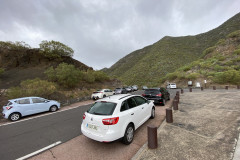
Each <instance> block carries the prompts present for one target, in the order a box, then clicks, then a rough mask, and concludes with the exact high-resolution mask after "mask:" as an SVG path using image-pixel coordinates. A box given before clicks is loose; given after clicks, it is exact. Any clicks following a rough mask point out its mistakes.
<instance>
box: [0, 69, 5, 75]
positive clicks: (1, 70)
mask: <svg viewBox="0 0 240 160" xmlns="http://www.w3.org/2000/svg"><path fill="white" fill-rule="evenodd" d="M3 72H4V69H2V68H0V76H1V74H3Z"/></svg>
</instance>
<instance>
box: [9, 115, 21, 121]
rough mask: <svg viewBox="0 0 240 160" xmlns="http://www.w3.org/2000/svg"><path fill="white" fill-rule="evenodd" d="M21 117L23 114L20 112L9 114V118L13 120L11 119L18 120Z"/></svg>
mask: <svg viewBox="0 0 240 160" xmlns="http://www.w3.org/2000/svg"><path fill="white" fill-rule="evenodd" d="M20 118H21V115H20V114H19V113H12V114H10V116H9V119H10V120H11V121H17V120H19V119H20Z"/></svg>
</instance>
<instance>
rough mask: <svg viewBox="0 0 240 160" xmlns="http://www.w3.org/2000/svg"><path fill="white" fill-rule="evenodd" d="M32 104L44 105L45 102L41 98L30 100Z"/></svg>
mask: <svg viewBox="0 0 240 160" xmlns="http://www.w3.org/2000/svg"><path fill="white" fill-rule="evenodd" d="M32 102H33V103H44V102H45V100H44V99H42V98H32Z"/></svg>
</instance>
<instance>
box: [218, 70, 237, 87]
mask: <svg viewBox="0 0 240 160" xmlns="http://www.w3.org/2000/svg"><path fill="white" fill-rule="evenodd" d="M213 81H214V82H215V83H219V84H225V83H230V84H236V85H239V84H240V71H236V70H228V71H225V72H217V73H216V74H215V75H214V77H213Z"/></svg>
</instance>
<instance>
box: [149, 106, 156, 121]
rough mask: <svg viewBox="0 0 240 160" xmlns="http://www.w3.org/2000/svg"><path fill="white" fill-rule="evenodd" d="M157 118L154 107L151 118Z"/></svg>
mask: <svg viewBox="0 0 240 160" xmlns="http://www.w3.org/2000/svg"><path fill="white" fill-rule="evenodd" d="M154 118H155V108H154V107H153V108H152V111H151V117H150V119H154Z"/></svg>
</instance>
